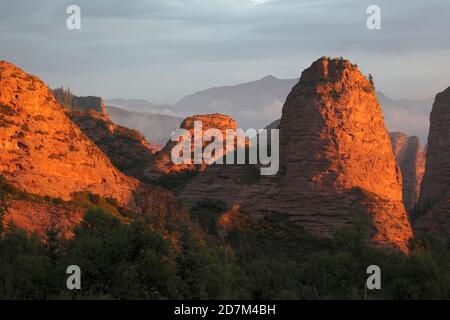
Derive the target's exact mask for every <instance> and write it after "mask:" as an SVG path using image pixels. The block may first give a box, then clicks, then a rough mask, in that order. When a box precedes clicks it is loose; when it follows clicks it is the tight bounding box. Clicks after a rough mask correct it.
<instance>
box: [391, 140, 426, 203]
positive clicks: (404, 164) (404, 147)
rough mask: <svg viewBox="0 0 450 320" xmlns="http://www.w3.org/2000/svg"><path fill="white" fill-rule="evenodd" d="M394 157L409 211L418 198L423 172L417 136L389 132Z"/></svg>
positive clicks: (422, 152)
mask: <svg viewBox="0 0 450 320" xmlns="http://www.w3.org/2000/svg"><path fill="white" fill-rule="evenodd" d="M389 136H390V138H391V143H392V149H393V151H394V155H395V159H396V161H397V164H398V166H399V167H400V170H401V172H402V179H403V202H404V204H405V207H406V209H407V210H409V211H411V210H412V209H413V208H414V205H415V204H416V203H417V201H418V200H419V194H420V184H421V183H422V177H423V174H424V172H425V153H424V151H423V149H422V146H421V145H420V141H419V138H418V137H417V136H412V137H408V136H407V135H406V134H405V133H402V132H390V133H389Z"/></svg>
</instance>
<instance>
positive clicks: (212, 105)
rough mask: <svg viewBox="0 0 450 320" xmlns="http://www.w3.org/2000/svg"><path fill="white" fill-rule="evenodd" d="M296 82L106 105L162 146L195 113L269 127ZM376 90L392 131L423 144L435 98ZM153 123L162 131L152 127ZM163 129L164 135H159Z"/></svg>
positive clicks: (271, 79)
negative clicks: (166, 101) (165, 100)
mask: <svg viewBox="0 0 450 320" xmlns="http://www.w3.org/2000/svg"><path fill="white" fill-rule="evenodd" d="M297 82H298V79H278V78H276V77H275V76H273V75H268V76H266V77H264V78H261V79H259V80H256V81H251V82H246V83H242V84H237V85H227V86H220V87H214V88H210V89H206V90H202V91H198V92H195V93H193V94H191V95H188V96H186V97H184V98H182V99H181V100H180V101H179V102H177V103H176V104H175V105H173V106H170V105H167V104H161V105H159V104H155V103H152V102H149V101H146V100H143V99H109V100H106V101H105V103H106V104H107V105H108V106H114V107H118V108H119V109H123V110H126V111H128V112H131V113H130V114H128V113H127V112H119V110H116V109H112V110H111V111H110V114H111V117H112V120H113V121H114V122H116V123H118V124H120V125H124V126H128V127H130V128H133V129H136V130H139V131H141V132H142V134H144V136H146V137H147V139H149V140H151V141H152V142H156V143H158V144H164V143H165V142H166V141H167V139H168V137H169V136H170V132H172V130H175V129H176V128H178V126H179V124H180V123H181V120H182V118H184V117H186V116H191V115H196V114H210V113H223V114H227V115H230V116H232V117H233V118H234V119H235V120H236V121H237V123H238V126H239V127H240V128H245V129H246V128H265V127H266V126H267V125H268V124H270V123H271V122H273V121H275V120H277V119H279V118H280V117H281V109H282V106H283V103H284V101H285V100H286V97H287V96H288V94H289V92H290V91H291V89H292V87H293V86H294V85H295V84H296V83H297ZM376 94H377V98H378V101H379V103H380V105H381V106H382V108H383V112H384V116H385V121H386V126H387V128H388V130H389V131H390V132H398V131H400V132H404V133H406V134H407V135H409V136H414V135H416V136H418V137H419V139H420V141H421V142H422V144H423V145H425V143H426V138H427V134H428V126H429V121H428V118H429V114H430V111H431V106H432V104H433V98H429V99H425V100H413V99H400V100H396V99H392V98H390V97H388V96H386V95H385V94H384V93H382V92H380V91H377V92H376ZM132 113H138V114H132ZM142 113H144V114H145V116H142ZM158 114H162V115H165V117H164V118H162V117H161V116H160V115H158ZM170 117H175V118H177V119H173V118H170ZM162 119H164V120H163V121H162V122H161V120H162ZM166 125H167V127H166ZM155 126H157V127H158V130H153V129H152V128H154V127H155ZM161 130H162V131H163V132H164V134H160V133H159V132H160V131H161ZM155 137H156V140H155Z"/></svg>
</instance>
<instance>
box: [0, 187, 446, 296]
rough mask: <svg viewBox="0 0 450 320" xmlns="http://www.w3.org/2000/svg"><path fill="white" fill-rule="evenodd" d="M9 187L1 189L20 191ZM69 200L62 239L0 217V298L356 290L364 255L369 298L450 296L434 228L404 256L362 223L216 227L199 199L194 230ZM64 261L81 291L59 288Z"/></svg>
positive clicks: (270, 221) (213, 213) (86, 198)
mask: <svg viewBox="0 0 450 320" xmlns="http://www.w3.org/2000/svg"><path fill="white" fill-rule="evenodd" d="M8 188H9V186H8V185H7V184H5V185H4V186H3V188H0V189H1V190H3V191H2V192H3V193H5V192H8V194H15V195H16V196H17V197H19V196H21V197H24V198H26V197H29V195H27V194H25V193H20V191H18V190H14V189H13V190H9V189H8ZM5 189H6V191H5ZM74 202H76V203H78V205H80V206H83V207H85V208H86V210H87V213H86V215H85V218H84V220H83V222H82V223H81V224H80V225H79V226H78V227H77V228H76V229H75V235H74V237H73V238H72V239H70V240H57V239H56V236H55V234H54V233H52V232H50V231H49V233H48V240H47V241H45V242H43V241H42V240H41V239H38V238H37V237H36V236H33V235H31V236H30V235H27V234H26V233H25V232H24V231H22V230H20V229H17V228H15V227H10V228H9V230H8V232H4V230H3V228H2V226H1V225H0V234H1V236H0V298H1V299H5V298H8V299H38V298H39V299H40V298H42V299H45V298H47V299H48V298H51V299H59V298H75V299H125V298H127V299H132V298H138V299H178V298H186V299H226V298H244V299H334V298H340V299H363V298H364V296H365V292H364V286H365V281H366V279H367V277H368V275H367V274H366V268H367V267H368V266H369V265H372V264H375V265H379V266H380V267H381V271H382V289H381V290H374V291H370V292H367V293H366V295H367V298H368V299H444V298H445V299H449V298H450V249H449V243H448V242H446V241H444V240H443V239H439V238H437V237H435V236H430V235H424V236H422V237H419V238H417V239H416V240H415V241H414V242H413V244H412V252H411V254H410V255H409V256H405V255H403V254H401V253H398V252H394V251H390V250H387V249H380V248H375V247H373V246H370V245H369V244H367V242H366V240H365V239H366V232H367V227H366V226H365V224H364V223H361V224H360V225H358V226H356V227H355V228H354V229H352V230H346V231H338V232H336V234H335V236H334V238H333V240H326V239H322V240H319V239H317V238H315V237H314V236H313V235H311V234H310V233H308V232H305V231H303V230H302V229H300V228H298V227H294V226H292V224H289V223H287V221H284V219H283V218H282V217H279V216H272V217H270V218H267V219H266V220H263V221H258V222H255V221H250V220H246V219H242V221H240V222H239V224H238V226H237V227H235V228H234V230H233V231H231V232H229V233H228V234H227V235H226V236H223V234H221V233H220V232H219V229H220V226H219V227H218V226H217V224H216V221H217V219H218V217H219V216H220V214H221V213H222V212H223V211H225V210H226V207H225V205H224V204H222V203H220V202H214V203H213V202H204V203H199V204H198V205H197V206H196V207H195V208H193V209H192V210H191V214H192V220H193V221H194V223H195V225H197V226H198V227H199V228H202V229H203V230H204V232H203V236H200V237H199V236H198V233H197V232H194V231H193V230H191V229H189V228H186V229H185V230H183V231H181V232H177V233H173V232H168V231H167V230H164V229H163V228H160V227H158V226H151V225H148V224H146V223H144V222H141V221H139V220H136V219H134V220H133V219H123V218H122V217H123V216H124V213H123V212H120V211H119V210H117V208H116V207H115V205H114V202H113V201H110V200H107V199H102V198H99V197H95V196H93V195H89V194H78V195H76V197H75V200H74ZM0 210H1V209H0ZM0 215H1V213H0ZM124 221H126V222H124ZM130 221H131V222H130ZM73 264H75V265H78V266H80V268H81V270H82V289H81V290H73V291H70V290H68V289H67V288H66V279H67V277H68V275H67V274H66V268H67V266H69V265H73Z"/></svg>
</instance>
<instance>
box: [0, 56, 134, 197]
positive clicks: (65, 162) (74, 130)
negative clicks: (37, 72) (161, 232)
mask: <svg viewBox="0 0 450 320" xmlns="http://www.w3.org/2000/svg"><path fill="white" fill-rule="evenodd" d="M0 77H1V79H0V115H1V118H0V119H1V120H0V121H1V126H2V128H1V130H0V150H1V155H0V173H1V174H2V175H3V176H4V177H5V178H6V179H7V180H8V181H10V182H11V183H13V184H14V185H16V186H17V187H18V188H20V189H22V190H25V191H27V192H30V193H36V194H40V195H48V196H51V197H60V198H62V199H65V200H69V199H70V194H71V193H72V192H75V191H82V190H90V191H92V192H93V193H96V194H99V195H102V196H110V197H113V198H116V199H117V200H118V201H119V202H121V203H123V204H128V202H129V201H130V199H131V197H132V192H133V189H134V188H135V187H136V186H137V184H138V183H137V181H134V180H132V179H130V178H128V177H126V176H125V175H123V174H122V173H121V172H120V171H119V170H117V169H116V168H115V167H114V166H113V165H112V164H111V162H110V161H109V160H108V158H107V157H106V156H105V155H104V154H103V153H102V152H101V151H100V150H99V148H98V147H97V146H96V145H95V144H94V143H93V142H91V141H90V140H89V139H88V138H87V137H86V136H85V135H84V134H83V133H82V132H81V131H80V129H79V128H78V127H77V126H75V125H74V124H73V123H72V122H71V121H70V119H69V118H68V117H67V116H66V115H65V114H64V110H63V109H62V107H61V106H60V105H59V104H58V103H57V102H56V100H55V98H54V97H53V95H52V93H51V92H50V90H49V89H48V87H47V86H46V85H45V84H44V83H43V82H42V81H41V80H39V79H38V78H37V77H34V76H31V75H29V74H27V73H25V72H23V71H22V70H21V69H19V68H17V67H16V66H14V65H13V64H10V63H6V62H2V63H0Z"/></svg>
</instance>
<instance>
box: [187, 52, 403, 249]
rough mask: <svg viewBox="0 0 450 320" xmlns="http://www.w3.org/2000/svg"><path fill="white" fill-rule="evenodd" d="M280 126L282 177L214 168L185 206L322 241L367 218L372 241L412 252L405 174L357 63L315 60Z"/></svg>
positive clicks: (191, 190)
mask: <svg viewBox="0 0 450 320" xmlns="http://www.w3.org/2000/svg"><path fill="white" fill-rule="evenodd" d="M279 128H280V164H281V166H280V172H279V174H278V175H277V176H273V177H259V176H257V174H256V173H257V172H258V171H257V170H255V168H254V167H253V168H252V166H247V167H245V166H241V167H237V166H231V167H228V166H225V167H223V168H222V167H221V166H218V165H216V166H211V167H209V168H208V169H207V170H205V171H204V172H202V173H201V174H199V175H198V176H196V177H194V178H193V179H192V180H191V181H190V182H189V183H188V184H187V185H186V187H185V188H184V190H183V192H182V193H181V195H180V198H181V200H182V201H183V202H184V203H186V205H188V206H192V205H193V199H196V200H201V199H222V200H224V201H225V202H226V203H227V204H228V205H229V207H233V208H236V205H237V204H238V205H239V210H240V211H241V212H242V214H249V215H253V216H256V217H258V216H262V215H264V216H271V215H274V214H283V215H287V216H288V217H289V218H290V220H291V221H292V222H293V223H298V224H299V225H301V226H303V227H304V228H306V229H307V230H310V231H312V232H314V233H316V234H318V235H321V236H325V237H327V236H330V235H331V234H332V232H333V230H335V229H339V228H343V227H344V228H345V227H349V226H352V225H354V224H355V223H358V221H360V220H366V221H368V222H369V224H370V225H371V238H372V240H373V241H374V242H376V243H378V244H379V245H383V246H389V247H396V248H398V249H400V250H402V251H405V252H407V251H408V241H409V240H410V239H411V237H412V230H411V226H410V224H409V220H408V217H407V214H406V211H405V208H404V205H403V202H402V178H401V172H400V169H399V168H398V166H397V164H396V161H395V157H394V154H393V151H392V147H391V143H390V141H389V136H388V133H387V130H386V128H385V126H384V121H383V114H382V111H381V108H380V106H379V104H378V102H377V98H376V95H375V91H374V88H373V86H372V84H371V83H370V82H369V80H368V79H366V77H364V75H363V74H362V73H361V72H360V71H359V70H358V68H357V66H356V65H353V64H351V63H350V62H349V61H347V60H343V59H329V58H321V59H319V60H317V61H316V62H314V63H313V64H312V65H311V67H310V68H308V69H306V70H305V71H303V73H302V76H301V78H300V81H299V82H298V84H297V85H296V86H295V87H294V88H293V89H292V91H291V93H290V94H289V96H288V98H287V100H286V103H285V104H284V106H283V114H282V118H281V121H280V124H279ZM248 177H250V179H248ZM202 190H203V191H202ZM234 210H235V211H236V209H234Z"/></svg>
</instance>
